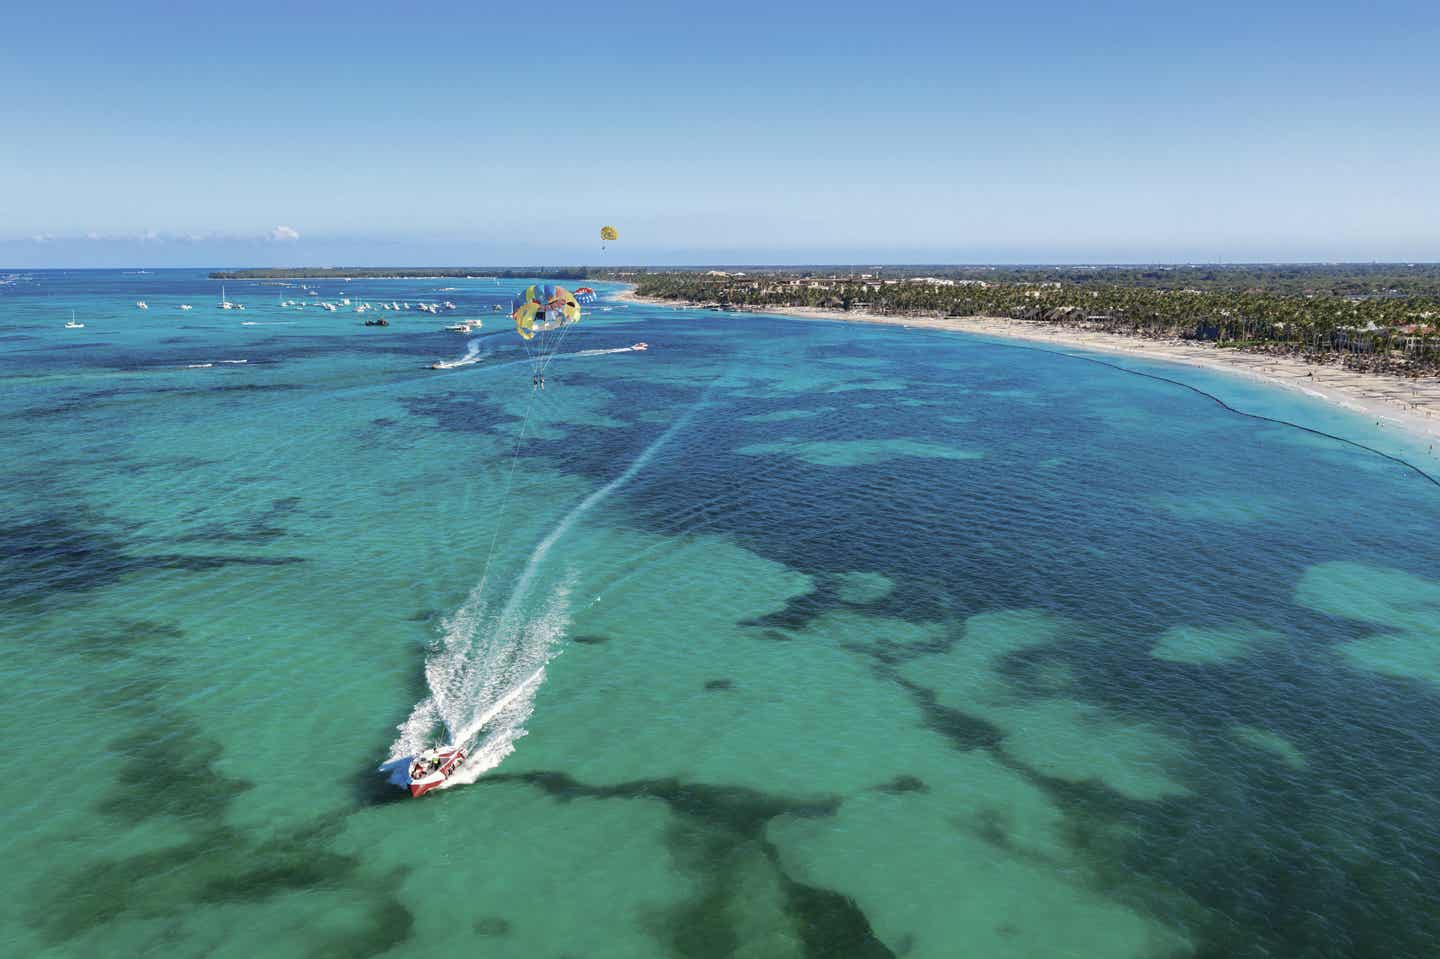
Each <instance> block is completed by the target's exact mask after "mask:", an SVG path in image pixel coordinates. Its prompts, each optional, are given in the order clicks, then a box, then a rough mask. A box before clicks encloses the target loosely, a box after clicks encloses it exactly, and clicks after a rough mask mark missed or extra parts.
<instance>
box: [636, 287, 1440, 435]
mask: <svg viewBox="0 0 1440 959" xmlns="http://www.w3.org/2000/svg"><path fill="white" fill-rule="evenodd" d="M616 299H619V300H622V301H625V302H631V303H647V304H652V305H659V306H666V305H668V306H688V307H695V306H698V305H699V304H694V303H688V304H687V303H677V302H675V301H672V300H659V299H652V298H649V297H641V296H637V295H635V293H634V292H633V291H631V290H627V291H625V292H624V293H621V294H618V295H617V296H616ZM746 311H747V312H755V313H774V314H779V315H782V316H792V317H795V318H797V319H808V320H839V321H841V322H847V323H881V324H885V325H887V326H899V327H905V328H914V329H928V330H949V331H952V332H959V333H976V334H981V335H984V336H997V337H1006V338H1009V339H1017V340H1026V341H1029V342H1034V343H1044V344H1046V345H1047V346H1048V347H1050V348H1053V349H1065V348H1076V349H1084V350H1093V351H1099V352H1104V353H1114V354H1121V355H1125V356H1132V357H1136V358H1141V359H1150V360H1162V361H1165V362H1170V363H1184V364H1186V365H1189V366H1202V367H1207V368H1210V369H1216V370H1225V371H1229V372H1233V373H1239V374H1242V375H1244V376H1248V377H1251V378H1254V379H1256V380H1261V381H1264V382H1266V383H1270V384H1273V385H1275V386H1280V387H1284V388H1285V389H1291V390H1298V391H1300V392H1302V393H1304V394H1306V395H1308V396H1313V397H1316V398H1318V399H1323V400H1326V401H1328V402H1331V403H1335V404H1337V405H1339V406H1342V407H1344V408H1346V409H1348V410H1351V411H1353V412H1356V413H1360V414H1363V415H1365V416H1369V417H1373V418H1374V420H1375V423H1376V425H1377V426H1378V428H1379V429H1381V430H1404V431H1406V432H1409V433H1412V434H1414V435H1416V436H1418V437H1420V438H1421V439H1423V440H1426V441H1437V440H1440V378H1431V379H1420V380H1410V379H1404V378H1401V377H1398V376H1386V375H1382V374H1375V373H1357V372H1354V371H1352V370H1347V369H1344V368H1343V367H1339V366H1330V365H1323V364H1311V363H1306V362H1305V361H1303V360H1301V359H1298V358H1294V357H1286V356H1271V355H1268V354H1263V353H1247V352H1244V351H1241V350H1231V349H1220V348H1218V347H1216V346H1215V345H1214V344H1210V343H1200V342H1193V341H1188V340H1151V339H1144V338H1142V337H1134V336H1125V335H1122V334H1117V333H1104V332H1100V331H1094V330H1077V329H1073V328H1070V327H1062V326H1057V325H1054V324H1049V323H1036V322H1029V321H1024V320H1012V319H1008V318H1006V317H993V316H967V317H924V316H888V315H881V314H876V313H866V312H862V311H850V312H845V311H841V310H824V309H815V308H810V307H791V306H786V307H766V308H764V309H751V308H746Z"/></svg>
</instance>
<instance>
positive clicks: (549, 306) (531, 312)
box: [510, 283, 580, 388]
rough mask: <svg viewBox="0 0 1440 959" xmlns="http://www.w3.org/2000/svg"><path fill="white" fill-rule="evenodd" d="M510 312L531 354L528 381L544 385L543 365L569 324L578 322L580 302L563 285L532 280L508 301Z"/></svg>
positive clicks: (539, 385)
mask: <svg viewBox="0 0 1440 959" xmlns="http://www.w3.org/2000/svg"><path fill="white" fill-rule="evenodd" d="M510 316H511V317H512V318H513V319H514V320H515V332H516V333H519V334H520V339H521V340H522V341H523V342H524V344H525V352H526V354H527V355H528V356H529V357H530V376H531V385H532V386H535V387H541V388H543V386H544V383H545V368H546V367H547V366H549V365H550V361H551V360H552V359H553V358H554V356H555V351H556V350H557V349H558V348H559V347H560V344H561V343H562V342H563V341H564V339H565V336H566V335H567V334H568V333H569V332H570V327H572V326H574V325H575V324H576V323H579V322H580V303H579V301H578V300H576V298H575V294H573V293H571V292H570V291H569V290H567V289H565V287H563V286H553V285H551V284H549V283H532V284H531V285H530V286H527V287H526V288H525V291H524V292H523V293H521V294H520V295H519V296H517V297H515V299H514V300H513V301H512V302H511V310H510Z"/></svg>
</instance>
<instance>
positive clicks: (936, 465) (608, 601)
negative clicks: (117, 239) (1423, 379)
mask: <svg viewBox="0 0 1440 959" xmlns="http://www.w3.org/2000/svg"><path fill="white" fill-rule="evenodd" d="M306 285H307V286H309V287H311V288H314V289H316V290H317V291H318V294H319V295H318V296H306V295H305V294H304V293H303V291H302V290H301V289H300V288H299V286H290V287H284V286H275V285H266V284H259V283H253V282H252V283H236V284H227V293H228V295H229V297H230V299H232V300H238V301H240V302H242V303H244V304H245V305H246V307H247V309H246V310H245V311H244V312H243V313H235V312H226V311H222V310H220V309H218V308H217V306H216V301H217V300H218V295H219V285H218V284H217V283H215V282H213V281H210V280H208V279H206V278H205V276H204V273H203V272H199V271H157V272H153V273H140V272H120V271H115V272H98V271H97V272H71V273H62V272H39V273H25V274H9V275H4V276H0V344H3V349H0V449H3V452H4V455H3V457H0V507H3V511H0V516H3V525H0V650H3V653H4V656H3V660H0V662H3V667H0V668H3V677H4V696H3V697H0V722H3V729H4V730H5V745H6V749H5V750H4V753H3V757H0V782H3V784H4V785H3V789H4V793H3V803H0V853H3V859H4V861H5V862H6V864H7V867H8V868H7V869H6V870H5V871H4V873H3V874H0V952H4V953H5V954H7V955H27V956H57V957H58V956H94V955H155V956H167V957H168V956H201V955H204V956H252V955H261V954H263V955H267V956H271V955H273V956H291V955H293V956H378V955H385V956H419V955H434V954H437V950H443V951H444V953H443V954H452V955H453V954H458V955H480V956H487V957H488V956H497V957H503V956H516V957H554V959H559V957H565V956H572V957H582V956H583V957H604V956H616V957H619V956H625V957H632V956H657V957H658V956H702V957H718V956H752V957H770V956H775V957H788V956H797V957H800V956H808V957H815V956H862V957H863V956H910V957H955V956H977V957H1031V956H1036V957H1039V956H1044V957H1057V956H1086V957H1110V956H1114V957H1132V956H1133V957H1168V956H1177V957H1178V956H1195V957H1200V956H1206V957H1218V956H1244V957H1251V956H1253V957H1260V956H1417V957H1419V956H1433V955H1436V954H1440V910H1437V909H1436V908H1435V889H1436V888H1437V887H1440V750H1437V748H1436V742H1437V736H1440V562H1437V561H1440V540H1437V537H1436V535H1435V531H1436V528H1437V520H1440V487H1437V485H1435V483H1434V482H1433V481H1431V480H1429V479H1427V478H1426V477H1425V476H1424V475H1422V474H1421V473H1418V472H1416V471H1415V470H1414V469H1411V468H1409V467H1407V466H1406V465H1404V464H1403V463H1400V462H1397V461H1396V460H1394V459H1387V458H1385V457H1384V456H1381V455H1378V454H1377V453H1376V452H1371V451H1368V450H1365V449H1361V448H1359V447H1357V446H1354V445H1350V444H1346V443H1344V442H1340V441H1339V440H1336V439H1334V438H1331V437H1330V436H1327V435H1324V434H1327V433H1328V434H1335V435H1337V436H1341V437H1345V438H1349V439H1352V440H1357V441H1359V442H1361V443H1365V444H1367V445H1372V446H1375V447H1376V449H1378V450H1379V451H1381V452H1383V453H1387V454H1390V455H1392V456H1398V457H1400V458H1402V459H1405V460H1408V461H1410V462H1411V463H1413V464H1414V465H1415V466H1418V467H1420V468H1421V469H1422V470H1424V471H1426V472H1428V473H1429V474H1431V475H1434V474H1436V473H1437V472H1440V469H1437V466H1440V464H1437V461H1436V459H1435V458H1434V457H1433V456H1431V455H1430V454H1429V452H1428V450H1426V449H1423V448H1410V446H1409V445H1407V443H1406V441H1405V440H1404V438H1403V437H1396V436H1390V435H1377V434H1375V433H1374V430H1373V427H1372V425H1371V424H1369V423H1367V422H1365V421H1362V420H1358V419H1355V418H1353V417H1350V416H1349V415H1348V414H1344V413H1341V412H1337V411H1335V410H1333V409H1330V408H1327V407H1324V406H1321V405H1318V404H1316V403H1314V402H1313V401H1310V400H1307V399H1303V398H1299V397H1297V396H1295V395H1292V394H1288V393H1281V392H1277V391H1273V390H1270V389H1266V388H1263V387H1259V386H1255V385H1252V384H1248V383H1245V382H1242V381H1239V380H1236V379H1233V378H1230V377H1227V376H1224V375H1221V374H1212V373H1207V372H1204V371H1200V370H1195V369H1181V368H1174V367H1169V368H1167V367H1163V366H1159V365H1156V366H1141V365H1138V364H1135V363H1133V362H1131V361H1124V362H1121V361H1112V360H1110V359H1109V358H1106V357H1100V356H1094V357H1092V358H1089V359H1087V358H1078V357H1071V356H1064V355H1059V354H1056V353H1053V352H1046V351H1043V350H1036V349H1030V348H1026V347H1025V346H1023V345H1022V344H1016V343H1001V342H992V341H986V340H983V339H978V338H974V337H967V336H959V335H947V334H940V333H931V332H924V331H918V330H903V329H891V328H875V327H864V326H857V325H844V324H831V323H817V322H802V321H796V320H788V319H781V318H774V317H764V316H752V315H726V314H715V313H705V312H701V311H694V310H690V311H685V310H673V309H668V308H661V307H648V306H647V307H640V306H632V305H626V304H621V303H616V302H614V301H608V300H607V301H602V307H608V309H595V310H592V311H591V312H590V313H589V314H588V315H587V317H586V320H585V322H584V323H583V324H582V325H581V326H579V327H576V328H575V330H574V331H573V333H572V335H571V336H570V337H569V338H568V339H567V340H566V342H565V343H564V344H563V346H562V349H561V352H562V353H564V354H567V355H563V356H561V357H559V358H558V359H557V360H556V361H555V362H554V364H553V365H552V366H551V368H550V370H549V372H548V375H547V388H546V389H545V390H544V391H543V392H536V391H532V389H531V387H530V369H529V366H528V365H527V364H526V362H525V357H524V354H523V353H522V352H521V350H520V349H519V347H518V343H517V341H516V339H515V337H514V335H513V331H512V332H510V333H507V332H506V326H507V324H506V320H505V318H504V317H503V315H502V314H500V313H496V312H494V311H493V310H492V307H493V305H494V304H496V303H501V302H506V301H508V298H509V295H510V293H511V292H513V291H514V290H516V289H518V287H519V285H520V284H519V283H514V282H500V283H496V282H495V281H493V280H486V279H473V280H454V281H433V280H431V281H401V280H396V281H365V282H350V283H341V282H339V281H319V282H312V283H308V284H306ZM442 288H448V289H442ZM606 292H607V291H606V289H605V288H602V293H606ZM343 296H348V297H349V298H351V300H352V301H353V302H361V301H370V302H372V303H378V302H381V301H385V302H389V301H391V300H402V301H404V300H408V301H411V302H412V303H413V302H417V301H422V300H423V301H425V302H443V301H445V300H450V301H453V302H454V303H455V304H456V306H457V309H456V310H455V311H454V312H448V311H447V312H445V313H443V314H442V315H440V316H430V315H425V314H418V313H416V312H414V311H410V312H404V311H401V312H387V314H386V315H387V316H389V317H390V319H391V320H392V325H391V326H390V327H388V328H384V329H377V328H365V327H363V326H361V325H360V321H361V320H362V319H364V318H365V317H363V316H359V315H356V314H355V313H353V312H349V311H347V308H342V309H341V312H337V313H325V312H321V311H319V310H318V309H316V308H315V307H313V306H312V307H310V308H308V309H305V310H303V311H300V310H294V309H285V308H281V306H280V303H281V301H282V300H285V299H295V298H304V299H309V300H315V299H325V300H331V301H337V302H338V301H339V300H340V299H341V298H342V297H343ZM137 299H144V300H145V301H147V302H148V304H149V306H150V309H149V310H148V311H141V310H138V309H137V308H136V307H135V306H134V301H136V300H137ZM181 303H189V304H192V305H193V307H194V309H193V310H190V311H181V310H179V309H178V306H179V304H181ZM72 309H73V310H74V311H75V314H76V316H77V318H78V319H79V321H80V322H83V323H84V324H85V326H84V328H83V329H64V328H63V323H64V322H65V321H66V320H68V319H69V318H70V313H71V310H72ZM367 315H368V314H367ZM462 318H483V319H484V320H485V323H486V325H485V327H484V328H483V329H482V330H481V331H480V332H479V334H478V335H475V336H463V335H458V334H455V333H448V332H444V331H442V330H441V327H442V326H443V325H445V323H447V322H454V321H455V320H456V319H462ZM638 340H644V341H646V342H647V343H648V344H649V345H650V349H649V350H648V351H646V352H643V353H641V352H606V351H615V350H620V349H621V348H623V347H627V346H629V345H631V344H633V343H634V342H636V341H638ZM465 357H469V359H470V360H473V362H469V361H467V362H465V363H461V364H457V365H454V366H452V367H451V368H448V369H444V370H431V369H428V368H427V367H428V365H429V364H430V363H432V362H434V361H437V360H447V361H456V360H460V359H462V358H465ZM1097 359H1098V360H1103V361H1104V362H1103V363H1102V362H1095V361H1094V360H1097ZM240 361H243V362H240ZM1107 364H1109V365H1107ZM1125 366H1128V367H1129V370H1127V369H1122V368H1120V367H1125ZM1137 373H1148V374H1154V375H1158V376H1161V377H1166V378H1170V379H1172V380H1175V381H1178V383H1179V384H1184V385H1178V384H1177V383H1176V382H1167V381H1165V380H1164V379H1156V378H1153V376H1145V375H1137ZM1187 387H1194V389H1190V388H1187ZM1195 390H1200V391H1203V392H1196V391H1195ZM1206 394H1209V395H1208V396H1207V395H1206ZM1211 397H1218V398H1221V399H1223V400H1224V401H1225V402H1226V403H1228V404H1230V405H1231V406H1232V407H1234V408H1235V409H1238V410H1241V411H1245V412H1251V413H1256V414H1259V415H1263V416H1270V417H1274V418H1277V419H1281V420H1287V421H1290V422H1293V423H1295V424H1298V425H1300V426H1305V427H1308V428H1310V430H1312V431H1306V430H1302V429H1299V428H1297V427H1296V426H1290V425H1285V424H1283V423H1276V422H1267V421H1264V420H1259V419H1255V418H1252V417H1247V416H1243V415H1240V414H1237V413H1235V412H1232V411H1227V410H1226V409H1224V408H1222V407H1221V406H1220V405H1218V404H1217V403H1216V402H1215V400H1214V399H1212V398H1211ZM522 425H523V427H524V431H523V436H522V432H521V430H522ZM1316 431H1318V432H1316ZM517 441H518V442H517ZM492 544H493V548H492ZM444 727H448V728H449V729H450V730H452V732H453V731H460V730H475V729H478V735H479V745H478V747H477V752H478V753H479V755H480V760H479V761H478V762H477V763H475V764H474V766H472V768H471V772H470V774H469V776H468V778H473V779H475V781H474V782H473V783H470V784H462V785H457V786H454V787H452V788H449V789H447V790H444V791H442V792H439V793H435V794H432V795H430V796H427V797H425V798H424V799H422V800H418V801H415V800H411V799H409V798H408V797H407V796H406V795H405V794H404V793H403V792H402V791H400V790H398V789H396V788H395V787H394V786H391V785H390V784H388V783H387V782H386V781H385V777H384V776H383V775H382V774H381V773H380V772H378V771H377V767H378V766H380V765H381V764H382V763H384V762H385V761H386V760H388V759H390V758H393V757H395V756H398V755H403V754H404V753H405V752H406V751H407V750H408V749H409V748H412V747H414V746H415V745H417V744H419V743H422V742H424V740H425V738H426V737H427V736H431V735H434V734H435V732H436V731H437V730H438V729H441V728H444Z"/></svg>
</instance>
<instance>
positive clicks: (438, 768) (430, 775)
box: [406, 746, 465, 799]
mask: <svg viewBox="0 0 1440 959" xmlns="http://www.w3.org/2000/svg"><path fill="white" fill-rule="evenodd" d="M463 762H465V750H464V749H463V748H461V747H459V746H440V747H437V748H435V749H427V750H425V751H424V752H423V753H421V754H420V755H418V756H416V757H415V758H414V759H413V760H411V762H410V767H409V770H408V776H409V778H408V781H407V782H406V785H407V786H409V787H410V795H411V796H413V797H415V798H416V799H419V798H420V797H421V796H423V795H425V794H426V793H427V792H429V791H430V790H432V789H434V788H435V787H436V786H440V785H443V784H444V782H445V780H447V779H449V778H450V774H451V773H453V772H454V771H455V770H456V769H459V768H460V764H461V763H463Z"/></svg>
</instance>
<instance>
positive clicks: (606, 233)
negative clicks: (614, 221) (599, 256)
mask: <svg viewBox="0 0 1440 959" xmlns="http://www.w3.org/2000/svg"><path fill="white" fill-rule="evenodd" d="M600 239H602V240H618V239H620V231H618V230H616V229H615V228H614V227H613V226H602V227H601V228H600Z"/></svg>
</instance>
